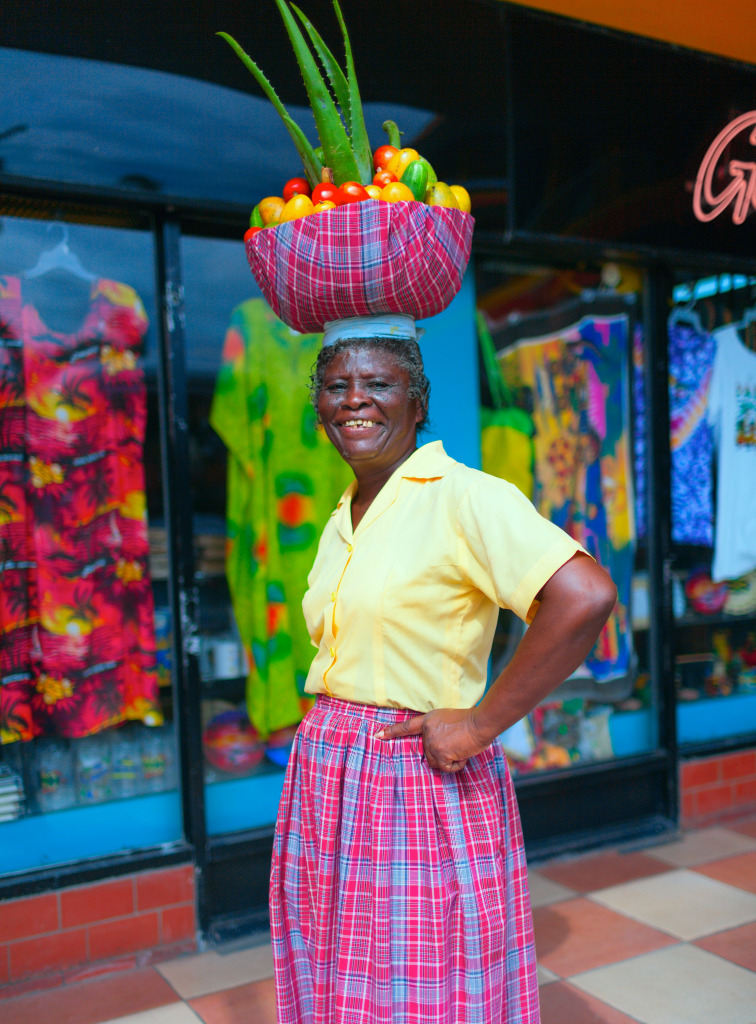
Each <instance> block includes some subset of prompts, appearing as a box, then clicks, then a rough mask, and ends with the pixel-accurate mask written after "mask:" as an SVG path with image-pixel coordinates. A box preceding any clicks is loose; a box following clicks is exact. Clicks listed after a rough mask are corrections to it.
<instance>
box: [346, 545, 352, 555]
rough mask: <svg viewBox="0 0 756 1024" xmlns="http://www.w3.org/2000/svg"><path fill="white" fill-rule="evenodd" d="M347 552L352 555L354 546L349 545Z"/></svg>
mask: <svg viewBox="0 0 756 1024" xmlns="http://www.w3.org/2000/svg"><path fill="white" fill-rule="evenodd" d="M347 551H348V552H349V553H350V554H351V553H352V552H353V551H354V544H347Z"/></svg>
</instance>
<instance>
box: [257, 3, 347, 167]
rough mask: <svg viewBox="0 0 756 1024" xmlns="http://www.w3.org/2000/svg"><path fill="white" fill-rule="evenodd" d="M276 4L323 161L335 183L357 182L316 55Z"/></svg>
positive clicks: (286, 12)
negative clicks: (292, 53)
mask: <svg viewBox="0 0 756 1024" xmlns="http://www.w3.org/2000/svg"><path fill="white" fill-rule="evenodd" d="M276 5H277V6H278V9H279V11H280V12H281V17H282V18H283V23H284V25H285V27H286V31H287V33H288V36H289V39H290V40H291V45H292V47H293V48H294V56H295V57H296V58H297V64H299V70H300V71H301V72H302V78H303V79H304V84H305V89H306V90H307V95H308V97H309V100H310V106H311V108H312V113H313V115H314V117H315V125H316V127H317V129H318V135H319V136H320V142H321V145H322V146H323V151H324V153H325V157H326V163H327V164H328V166H329V167H330V168H331V169H332V170H333V176H334V179H335V181H336V184H337V185H340V184H342V182H344V181H357V180H358V178H359V171H358V169H357V163H356V161H355V159H354V154H353V153H352V147H351V145H350V142H349V137H348V135H347V133H346V129H345V128H344V125H343V123H342V121H341V117H340V116H339V112H338V110H337V109H336V104H335V103H334V102H333V99H332V97H331V94H330V92H329V91H328V86H327V85H326V83H325V81H324V79H323V76H322V75H321V73H320V71H319V70H318V67H317V64H316V63H315V58H314V57H313V56H312V53H311V52H310V49H309V47H308V45H307V43H306V42H305V38H304V36H303V35H302V33H301V31H300V29H299V26H298V25H297V23H296V20H295V18H294V15H293V14H292V13H291V11H290V10H289V7H288V5H287V4H286V2H285V0H276Z"/></svg>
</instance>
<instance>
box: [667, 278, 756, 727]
mask: <svg viewBox="0 0 756 1024" xmlns="http://www.w3.org/2000/svg"><path fill="white" fill-rule="evenodd" d="M667 326H668V346H669V401H670V430H671V432H670V445H671V459H672V480H671V490H672V545H673V547H672V550H673V554H674V564H673V571H674V585H675V595H676V602H675V625H676V629H675V687H676V694H677V722H678V736H679V740H680V743H681V744H683V745H691V744H697V745H700V744H707V743H714V742H717V741H721V740H723V739H726V738H733V737H737V736H742V735H745V734H748V733H752V732H753V731H754V730H756V518H755V517H754V509H755V508H756V278H753V277H748V276H746V275H743V274H740V275H738V274H721V275H717V276H714V277H711V276H707V277H704V276H700V277H698V276H695V275H691V274H680V275H678V284H677V286H676V287H675V289H674V292H673V295H672V308H671V312H670V315H669V320H668V325H667Z"/></svg>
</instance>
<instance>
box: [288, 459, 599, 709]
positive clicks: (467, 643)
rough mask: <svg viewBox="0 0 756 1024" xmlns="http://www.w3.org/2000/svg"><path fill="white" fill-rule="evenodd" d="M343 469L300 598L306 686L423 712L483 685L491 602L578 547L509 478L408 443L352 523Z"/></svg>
mask: <svg viewBox="0 0 756 1024" xmlns="http://www.w3.org/2000/svg"><path fill="white" fill-rule="evenodd" d="M355 489H356V482H353V483H351V484H350V485H349V487H348V488H347V489H346V491H345V492H344V494H343V496H342V498H341V500H340V501H339V504H338V505H337V507H336V510H335V511H334V512H333V513H332V515H331V518H330V519H329V521H328V523H327V524H326V527H325V529H324V531H323V534H322V536H321V538H320V545H319V547H318V553H317V555H316V558H315V563H314V565H313V567H312V570H311V572H310V575H309V577H308V580H307V582H308V587H309V589H308V591H307V593H306V594H305V597H304V600H303V602H302V606H303V609H304V615H305V621H306V623H307V628H308V630H309V633H310V638H311V640H312V643H313V645H314V646H315V647H317V649H318V651H317V654H316V655H315V658H314V659H313V662H312V665H311V666H310V671H309V674H308V676H307V683H306V685H305V690H306V691H307V692H308V693H313V694H314V693H325V694H329V695H331V696H334V697H340V698H342V699H344V700H351V701H358V702H360V703H363V704H377V705H379V706H384V707H400V708H410V709H413V710H416V711H421V712H424V711H430V710H432V709H434V708H441V707H447V708H462V707H472V706H473V705H474V704H476V703H477V702H478V701H479V700H480V698H481V697H482V695H483V692H484V689H485V684H486V674H487V665H488V657H489V654H490V651H491V643H492V640H493V635H494V630H495V629H496V622H497V617H498V610H499V607H502V608H511V609H512V611H513V612H515V614H517V615H518V616H519V617H520V618H522V619H525V620H526V621H530V619H531V618H532V616H533V614H535V607H534V600H535V596H536V594H537V593H538V592H539V590H540V589H541V587H542V586H543V585H544V583H546V581H547V580H548V579H550V577H551V576H553V574H554V573H555V572H556V570H557V569H559V568H560V566H562V565H564V563H565V562H567V561H568V560H569V559H570V558H571V557H572V556H573V555H574V554H575V552H576V551H582V550H583V549H582V548H581V546H580V545H579V544H578V543H577V541H574V540H572V539H571V538H570V537H569V536H568V535H567V534H566V533H564V532H563V531H562V530H561V529H559V527H557V526H554V525H553V523H550V522H549V521H548V520H546V519H544V518H543V517H542V516H541V515H539V514H538V512H536V510H535V509H534V507H533V505H532V504H531V503H530V502H529V501H528V499H527V498H526V497H525V496H524V495H523V494H522V493H521V492H520V491H518V490H517V488H516V487H514V486H513V485H512V484H509V483H507V482H506V481H504V480H500V479H498V478H496V477H492V476H489V475H488V474H486V473H481V472H480V471H479V470H476V469H470V468H469V467H468V466H464V465H463V464H462V463H460V462H455V461H454V459H451V458H449V456H448V455H447V454H446V452H445V451H444V449H443V445H442V443H441V442H440V441H434V442H432V443H431V444H426V445H424V446H423V447H422V448H419V449H418V450H417V451H416V452H414V453H413V455H412V456H411V457H410V458H409V459H407V461H406V462H404V463H403V464H402V465H401V466H400V467H399V468H398V469H397V470H396V472H395V473H394V474H393V476H392V477H391V478H390V479H389V480H388V481H387V483H386V484H384V486H383V488H382V489H381V491H380V493H379V494H378V495H377V497H376V498H375V500H374V501H373V503H372V505H371V506H370V507H369V508H368V510H367V512H366V513H365V516H364V517H363V519H362V520H361V522H360V523H359V525H358V527H357V529H356V530H354V531H352V516H351V499H352V495H353V494H354V491H355Z"/></svg>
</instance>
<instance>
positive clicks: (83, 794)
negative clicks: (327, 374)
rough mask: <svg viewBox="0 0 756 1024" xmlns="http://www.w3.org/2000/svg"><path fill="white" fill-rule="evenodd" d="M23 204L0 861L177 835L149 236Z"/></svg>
mask: <svg viewBox="0 0 756 1024" xmlns="http://www.w3.org/2000/svg"><path fill="white" fill-rule="evenodd" d="M30 207H31V204H28V203H25V204H24V206H23V215H21V204H17V205H14V204H13V203H12V202H10V201H9V202H8V203H7V204H5V206H0V761H1V762H2V766H1V769H0V770H1V771H2V776H1V777H0V829H2V841H0V872H2V873H6V872H12V871H16V870H21V869H24V868H30V867H35V866H42V865H46V864H56V863H65V862H68V861H73V860H79V859H82V858H87V857H93V856H98V855H103V854H106V853H114V852H118V851H121V850H126V849H134V848H139V847H146V846H154V845H157V844H161V843H169V842H171V841H174V840H178V839H180V838H181V836H182V825H181V814H180V804H179V798H178V778H177V767H178V766H177V758H176V740H175V732H174V724H173V690H172V686H171V650H170V647H171V639H170V615H169V612H168V607H167V605H168V602H167V592H166V589H165V580H166V577H167V564H166V562H165V557H164V555H163V554H161V551H160V541H159V537H160V532H161V521H162V515H163V493H162V471H161V460H160V442H159V434H158V426H157V376H156V366H157V348H158V342H157V337H158V335H157V331H156V326H155V325H156V323H157V320H158V315H157V312H156V306H155V284H154V253H153V236H152V234H151V232H150V230H149V225H148V223H146V222H145V221H140V219H139V218H138V217H129V218H124V217H121V218H116V217H114V216H112V215H110V217H109V219H110V221H111V223H110V224H109V225H108V226H103V222H102V220H100V223H98V224H97V226H94V225H93V224H91V223H90V224H88V223H85V222H83V220H82V219H81V211H79V214H78V216H77V215H74V216H72V217H70V218H69V219H60V220H56V221H50V220H48V219H42V218H40V219H37V218H36V217H34V216H32V215H30ZM31 212H32V213H33V212H34V211H33V210H32V211H31ZM106 218H107V215H105V216H104V217H103V219H106ZM163 532H164V530H163ZM124 800H129V801H139V802H140V807H139V812H138V813H135V814H133V815H128V816H124V814H123V811H122V802H123V801H124Z"/></svg>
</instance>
